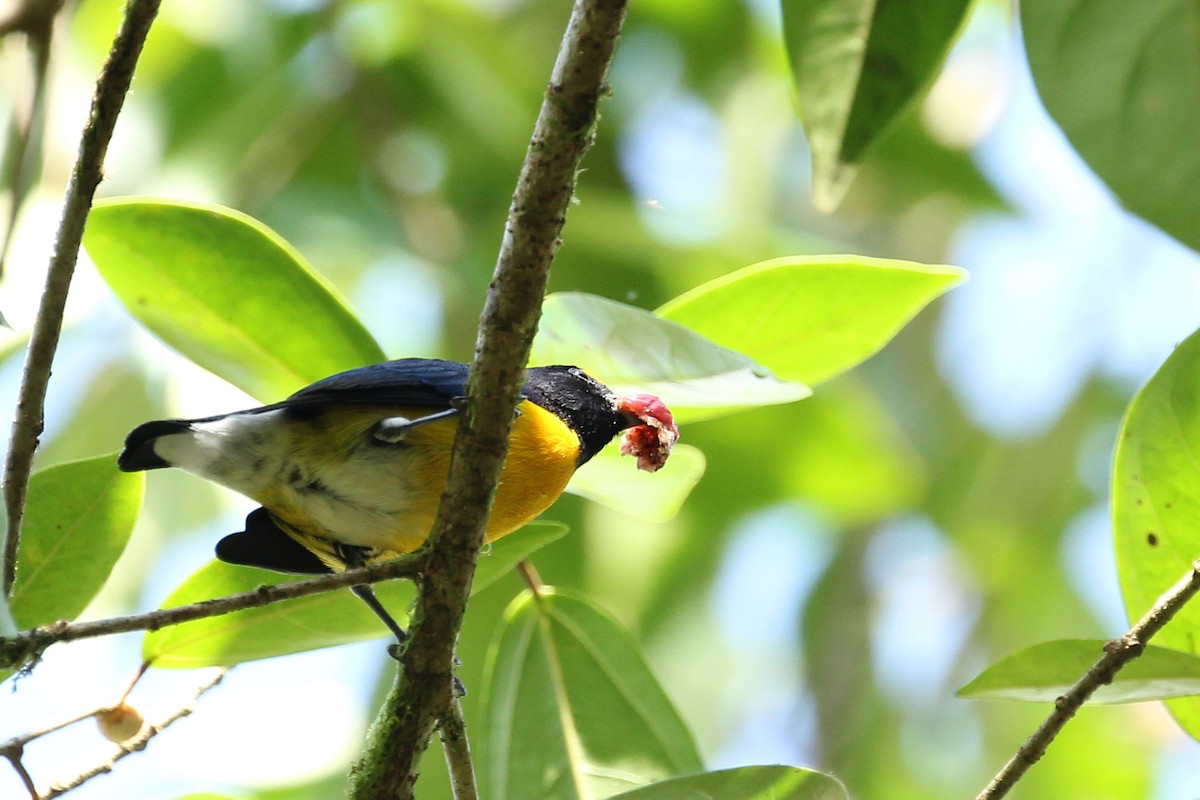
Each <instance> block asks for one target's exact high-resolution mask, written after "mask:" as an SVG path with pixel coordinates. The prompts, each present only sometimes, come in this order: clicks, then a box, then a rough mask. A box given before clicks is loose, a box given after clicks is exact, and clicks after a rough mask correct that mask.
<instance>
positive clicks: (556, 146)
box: [351, 0, 627, 800]
mask: <svg viewBox="0 0 1200 800" xmlns="http://www.w3.org/2000/svg"><path fill="white" fill-rule="evenodd" d="M626 5H627V3H626V0H579V1H578V2H576V4H575V6H574V9H573V10H572V14H571V19H570V22H569V24H568V26H567V31H566V34H565V36H564V38H563V43H562V47H561V49H560V50H559V54H558V59H557V61H556V63H555V65H554V72H553V74H552V76H551V80H550V85H549V86H548V88H547V90H546V96H545V100H544V101H543V103H542V109H541V113H540V114H539V116H538V120H537V124H536V126H535V128H534V132H533V137H532V140H531V141H530V145H529V150H528V152H527V153H526V157H525V163H524V166H523V167H522V170H521V176H520V179H519V181H518V184H517V190H516V193H515V194H514V196H513V202H512V206H511V208H510V209H509V215H508V222H507V224H506V226H505V231H504V239H503V242H502V245H501V250H500V256H499V260H498V262H497V264H496V271H495V273H494V275H493V278H492V284H491V287H490V289H489V291H488V297H487V302H486V305H485V307H484V310H483V315H482V319H481V321H480V330H479V338H478V340H477V342H476V348H475V362H474V364H473V365H472V368H471V381H470V392H469V399H468V413H466V414H464V415H463V416H462V421H461V423H460V425H459V429H458V438H457V440H456V442H455V448H454V456H453V459H452V461H451V465H450V477H449V480H448V482H447V485H446V492H445V494H444V495H443V497H442V506H441V511H440V513H439V516H438V522H437V524H436V525H435V528H434V533H433V535H432V536H431V538H430V541H429V544H428V548H429V550H428V553H427V559H428V560H427V562H426V565H427V568H426V571H425V573H424V577H423V579H422V580H421V581H420V585H419V590H420V591H419V595H418V597H419V600H418V606H417V610H416V613H415V615H414V617H413V624H412V630H411V636H410V638H409V642H408V647H407V648H406V649H405V651H404V653H403V656H402V667H401V669H400V671H399V674H398V677H397V680H396V684H395V686H394V687H393V689H392V692H391V694H390V695H389V697H388V698H387V700H386V701H385V703H384V707H383V709H382V710H381V712H380V715H379V717H378V719H377V720H376V722H375V725H374V726H373V728H372V732H371V734H370V736H369V739H368V743H367V750H366V753H365V755H364V758H363V759H362V761H361V762H359V764H358V765H356V767H355V769H354V771H353V774H352V780H351V797H353V798H358V799H359V800H368V798H370V799H371V800H374V799H375V798H392V797H398V798H410V797H412V796H413V787H414V784H415V783H416V780H417V770H418V764H419V760H420V757H421V753H422V752H423V751H424V750H425V748H426V746H427V745H428V742H429V738H430V735H431V733H432V731H433V727H434V725H435V722H436V721H437V720H439V719H442V718H443V717H445V716H446V714H447V711H448V709H449V707H450V703H451V702H452V695H451V691H452V685H453V672H452V664H453V659H454V646H455V642H456V640H457V638H458V631H459V627H460V625H461V623H462V616H463V612H464V611H465V609H466V603H467V595H468V592H469V590H470V586H471V579H472V576H473V575H474V571H475V560H476V556H477V554H478V550H479V547H480V545H481V543H482V541H483V530H484V522H485V520H486V517H487V511H488V509H489V507H490V504H491V498H492V494H493V492H494V490H495V486H496V481H497V478H498V476H499V474H500V468H501V466H502V465H503V463H504V456H505V453H506V452H507V448H508V433H509V429H510V427H511V425H512V418H513V409H514V407H515V405H516V401H517V392H518V390H519V387H520V386H521V384H522V378H523V373H524V367H525V363H526V361H527V359H528V357H529V347H530V343H531V342H532V340H533V334H534V332H535V331H536V329H537V321H538V317H539V315H540V312H541V303H542V297H543V296H544V294H545V291H546V282H547V279H548V276H549V272H550V264H551V261H552V260H553V258H554V254H555V252H556V251H557V249H558V245H559V243H560V239H559V235H560V233H561V231H562V226H563V222H564V219H565V217H566V212H567V207H568V205H569V203H570V200H571V195H572V192H573V190H574V186H575V176H576V173H577V171H578V169H579V164H580V161H581V160H582V158H583V155H584V153H585V152H586V151H587V149H588V147H589V146H590V145H591V142H592V129H593V126H594V125H595V122H596V118H597V106H598V104H599V101H600V98H601V97H602V96H603V95H604V93H605V91H606V90H607V86H606V83H605V79H606V76H607V74H608V68H609V65H610V63H611V61H612V56H613V52H614V50H615V48H616V42H617V38H618V36H619V35H620V31H621V25H622V23H623V22H624V18H625V9H626Z"/></svg>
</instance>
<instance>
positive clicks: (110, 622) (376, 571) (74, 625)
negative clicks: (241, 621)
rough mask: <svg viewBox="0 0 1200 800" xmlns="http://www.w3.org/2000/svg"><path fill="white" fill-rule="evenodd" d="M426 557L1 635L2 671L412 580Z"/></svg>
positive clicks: (0, 661)
mask: <svg viewBox="0 0 1200 800" xmlns="http://www.w3.org/2000/svg"><path fill="white" fill-rule="evenodd" d="M423 564H424V557H423V556H422V555H420V554H410V555H406V556H401V557H400V558H397V559H395V560H393V561H386V562H384V563H382V564H371V565H369V566H366V567H357V568H355V569H348V570H346V571H345V572H338V573H336V574H332V575H322V576H320V577H319V578H309V579H308V580H302V581H294V582H292V583H279V584H274V585H270V586H260V587H258V588H257V589H255V590H253V591H249V592H242V593H241V594H231V595H228V596H226V597H218V598H216V599H213V600H204V601H201V602H199V603H191V604H190V605H186V606H176V607H175V608H160V609H158V610H157V611H147V612H146V613H144V614H130V615H129V616H125V617H112V618H110V619H98V620H93V621H90V622H55V623H53V624H50V625H44V626H42V627H40V628H34V629H33V630H30V631H23V632H22V633H19V634H17V635H16V636H12V637H0V669H3V668H7V667H15V666H17V665H19V664H24V663H27V662H28V661H30V660H32V659H35V658H37V657H38V656H40V655H41V653H42V652H43V651H44V650H45V649H46V648H47V647H49V646H50V645H52V644H54V643H55V642H70V641H74V640H75V639H90V638H94V637H96V636H108V635H111V634H114V633H128V632H130V631H156V630H158V629H159V628H165V627H167V626H168V625H178V624H180V623H182V622H191V621H192V620H197V619H204V618H205V617H216V616H219V615H221V614H228V613H230V612H233V611H241V610H243V609H246V608H258V607H259V606H266V605H270V604H272V603H279V602H282V601H284V600H293V599H295V598H297V597H308V596H309V595H313V594H320V593H322V592H328V591H332V590H334V589H342V588H346V587H348V586H353V585H355V584H359V583H378V582H379V581H386V580H391V579H393V578H413V577H415V576H416V575H417V574H418V573H419V572H420V571H421V569H422V567H423Z"/></svg>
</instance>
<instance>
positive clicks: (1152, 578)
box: [1112, 333, 1200, 737]
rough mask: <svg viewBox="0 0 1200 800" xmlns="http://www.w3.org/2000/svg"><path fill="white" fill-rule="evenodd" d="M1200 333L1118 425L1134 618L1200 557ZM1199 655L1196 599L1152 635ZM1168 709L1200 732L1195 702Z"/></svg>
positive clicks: (1122, 541) (1118, 506)
mask: <svg viewBox="0 0 1200 800" xmlns="http://www.w3.org/2000/svg"><path fill="white" fill-rule="evenodd" d="M1197 443H1200V333H1193V334H1192V335H1191V336H1189V337H1188V338H1187V339H1186V340H1185V341H1184V342H1183V343H1182V344H1180V345H1179V346H1178V347H1177V348H1175V351H1174V352H1173V353H1172V354H1171V356H1170V357H1169V358H1168V359H1167V360H1166V362H1165V363H1164V364H1163V365H1162V367H1160V368H1159V370H1158V372H1157V373H1155V375H1154V377H1153V378H1151V379H1150V381H1149V383H1147V384H1146V386H1145V387H1143V388H1142V390H1141V391H1140V392H1139V393H1138V395H1137V397H1135V398H1134V401H1133V403H1132V404H1131V405H1130V407H1129V411H1128V412H1127V413H1126V415H1125V419H1124V421H1123V422H1122V424H1121V431H1120V435H1119V437H1118V439H1117V453H1116V458H1115V461H1114V464H1113V486H1112V497H1113V501H1112V502H1113V543H1114V547H1115V548H1116V555H1117V570H1118V572H1119V573H1120V577H1121V593H1122V595H1123V596H1124V599H1125V608H1126V610H1127V611H1128V613H1129V616H1130V618H1131V619H1138V618H1140V617H1141V616H1142V615H1143V614H1144V613H1146V611H1148V610H1149V609H1150V608H1151V607H1152V606H1153V605H1154V603H1155V602H1156V601H1157V599H1158V597H1159V596H1160V595H1161V594H1162V593H1163V592H1165V591H1166V590H1167V589H1168V588H1170V587H1171V586H1172V585H1173V584H1174V583H1175V582H1176V581H1178V580H1179V579H1180V578H1182V577H1183V576H1184V575H1187V574H1188V573H1189V572H1190V571H1191V569H1192V561H1193V560H1194V559H1196V558H1197V557H1200V463H1198V462H1197V459H1196V452H1197V446H1198V445H1197ZM1154 641H1155V643H1156V644H1159V645H1162V646H1164V647H1169V648H1171V649H1173V650H1181V651H1183V652H1186V653H1193V654H1200V652H1198V649H1197V642H1200V604H1197V603H1195V602H1193V603H1191V604H1189V605H1187V606H1185V607H1184V608H1183V610H1181V611H1180V612H1179V613H1178V614H1177V615H1176V617H1175V618H1174V619H1173V620H1172V621H1171V622H1170V623H1168V624H1167V626H1166V627H1165V628H1163V630H1162V631H1160V632H1159V633H1158V635H1157V636H1156V637H1155V640H1154ZM1170 707H1171V710H1172V711H1173V713H1174V714H1175V717H1176V719H1177V720H1179V722H1180V724H1181V725H1183V727H1184V728H1185V729H1186V730H1187V731H1188V733H1190V734H1191V735H1192V736H1193V737H1198V736H1200V700H1197V699H1195V698H1191V699H1186V700H1175V701H1172V702H1171V703H1170Z"/></svg>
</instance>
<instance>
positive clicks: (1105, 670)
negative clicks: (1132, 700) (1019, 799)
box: [975, 560, 1200, 800]
mask: <svg viewBox="0 0 1200 800" xmlns="http://www.w3.org/2000/svg"><path fill="white" fill-rule="evenodd" d="M1198 592H1200V560H1197V561H1194V562H1192V570H1191V572H1189V573H1188V574H1187V575H1185V576H1184V577H1183V578H1181V579H1180V580H1179V581H1178V582H1177V583H1176V584H1175V585H1174V586H1172V587H1171V588H1170V589H1168V590H1167V591H1166V593H1164V594H1163V595H1162V596H1161V597H1159V598H1158V601H1157V602H1156V603H1155V604H1154V607H1153V608H1151V609H1150V610H1149V611H1147V612H1146V615H1145V616H1143V617H1142V618H1141V619H1140V620H1138V621H1137V624H1135V625H1134V626H1133V627H1132V628H1130V629H1129V631H1128V632H1126V633H1125V635H1124V636H1121V637H1119V638H1117V639H1113V640H1112V641H1110V642H1108V643H1107V644H1106V645H1105V646H1104V656H1103V657H1102V658H1101V659H1100V660H1099V661H1097V662H1096V663H1095V664H1093V665H1092V666H1091V668H1090V669H1089V670H1088V671H1087V673H1086V674H1084V676H1083V677H1082V678H1080V679H1079V681H1078V682H1076V683H1075V685H1074V686H1072V687H1071V688H1070V689H1068V690H1067V691H1066V693H1065V694H1063V695H1062V696H1061V697H1059V698H1058V699H1057V700H1055V701H1054V711H1053V712H1052V713H1051V714H1050V716H1048V717H1046V719H1045V721H1044V722H1042V724H1041V725H1040V726H1038V729H1037V730H1036V731H1034V732H1033V734H1032V735H1031V736H1030V737H1029V738H1028V739H1026V740H1025V743H1024V744H1022V745H1021V747H1020V749H1019V750H1017V752H1016V754H1015V755H1014V756H1013V757H1012V758H1011V759H1009V761H1008V763H1007V764H1005V765H1004V768H1003V769H1001V770H1000V771H999V772H998V773H996V777H994V778H992V780H991V782H990V783H988V785H987V786H986V787H985V788H984V790H983V791H982V792H980V793H979V794H978V795H977V796H976V798H975V800H999V798H1001V797H1004V796H1005V795H1007V794H1008V792H1009V790H1011V789H1012V788H1013V786H1015V785H1016V784H1017V781H1019V780H1020V779H1021V777H1022V776H1023V775H1024V774H1025V773H1026V772H1027V771H1028V770H1029V768H1030V767H1032V766H1033V765H1034V764H1035V763H1037V761H1038V759H1040V758H1041V757H1042V756H1043V755H1045V753H1046V748H1047V747H1049V746H1050V743H1051V742H1052V741H1054V739H1055V737H1056V736H1058V733H1059V731H1061V730H1062V729H1063V726H1064V725H1066V724H1067V722H1068V721H1070V719H1071V718H1072V717H1074V716H1075V712H1076V711H1078V710H1079V709H1080V707H1081V706H1083V704H1084V703H1085V702H1087V699H1088V698H1089V697H1091V696H1092V695H1093V694H1094V693H1095V692H1096V690H1097V689H1099V688H1100V687H1101V686H1107V685H1108V684H1110V683H1112V681H1113V678H1114V677H1116V675H1117V673H1118V672H1120V671H1121V669H1123V668H1124V667H1125V665H1126V664H1128V663H1129V662H1130V661H1133V660H1134V659H1135V658H1137V657H1138V656H1140V655H1141V654H1142V652H1143V651H1144V650H1145V649H1146V645H1147V644H1148V643H1149V642H1150V639H1151V637H1153V636H1154V635H1155V634H1156V633H1158V632H1159V631H1160V630H1162V628H1163V626H1164V625H1166V624H1167V623H1168V622H1170V621H1171V618H1172V617H1174V616H1175V614H1177V613H1178V612H1179V610H1180V609H1181V608H1183V607H1184V606H1185V605H1186V604H1187V602H1188V601H1189V600H1191V599H1192V598H1193V597H1194V596H1195V595H1196V594H1197V593H1198Z"/></svg>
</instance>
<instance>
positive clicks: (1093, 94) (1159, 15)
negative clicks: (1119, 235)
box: [1020, 0, 1200, 249]
mask: <svg viewBox="0 0 1200 800" xmlns="http://www.w3.org/2000/svg"><path fill="white" fill-rule="evenodd" d="M1020 9H1021V30H1022V31H1023V32H1024V35H1025V46H1026V50H1027V51H1028V53H1029V65H1030V67H1031V68H1032V70H1033V79H1034V82H1035V83H1036V84H1037V88H1038V93H1039V94H1040V95H1041V98H1042V102H1044V103H1045V104H1046V110H1047V111H1049V112H1050V115H1051V116H1052V117H1054V121H1055V122H1057V123H1058V124H1059V126H1060V127H1061V128H1062V130H1063V133H1065V134H1066V136H1067V138H1068V139H1069V140H1070V141H1071V144H1072V145H1074V146H1075V149H1076V150H1078V151H1079V155H1081V156H1082V157H1083V159H1084V160H1085V161H1086V162H1087V163H1088V166H1090V167H1091V168H1092V169H1093V170H1095V171H1096V174H1097V175H1099V176H1100V178H1101V179H1102V180H1103V181H1104V182H1105V183H1107V184H1108V186H1109V188H1110V189H1112V191H1113V193H1114V194H1116V196H1117V197H1118V198H1119V199H1120V200H1121V202H1122V203H1123V204H1124V205H1125V206H1126V207H1127V208H1128V209H1129V210H1131V211H1133V212H1134V213H1135V214H1139V215H1141V216H1142V217H1144V218H1146V219H1147V220H1149V221H1150V222H1152V223H1153V224H1155V225H1157V226H1158V227H1160V228H1162V229H1163V230H1164V231H1166V232H1167V233H1169V234H1171V235H1172V236H1174V237H1175V238H1177V239H1179V240H1180V241H1181V242H1183V243H1184V244H1186V245H1188V246H1189V247H1192V248H1193V249H1195V248H1200V227H1198V226H1197V225H1196V214H1195V209H1196V207H1197V206H1198V205H1200V150H1197V148H1196V147H1194V146H1193V143H1194V142H1195V141H1196V140H1197V139H1200V27H1198V26H1197V25H1196V4H1195V2H1193V0H1143V1H1142V2H1139V3H1125V2H1121V0H1022V2H1021V4H1020Z"/></svg>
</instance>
